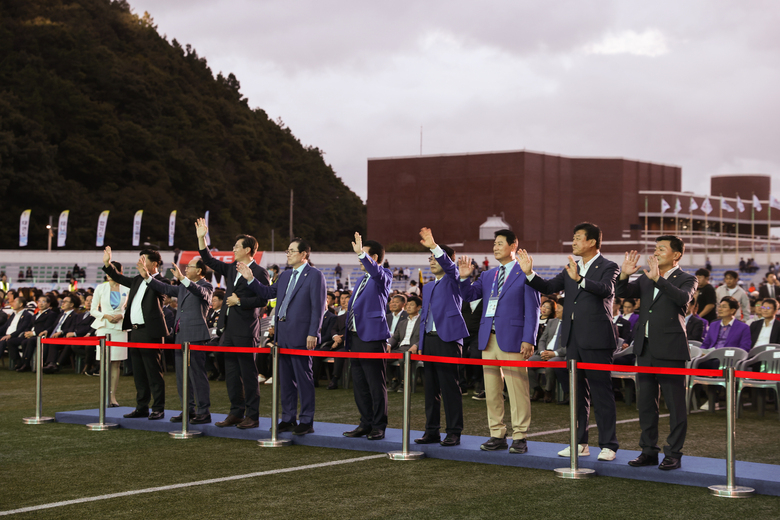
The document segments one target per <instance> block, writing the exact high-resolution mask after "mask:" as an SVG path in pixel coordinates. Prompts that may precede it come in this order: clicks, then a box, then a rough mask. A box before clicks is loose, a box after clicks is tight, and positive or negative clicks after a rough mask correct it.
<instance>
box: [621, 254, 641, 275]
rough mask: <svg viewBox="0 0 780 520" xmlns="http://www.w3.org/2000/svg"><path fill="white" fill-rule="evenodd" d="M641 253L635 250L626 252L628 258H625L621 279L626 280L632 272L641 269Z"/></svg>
mask: <svg viewBox="0 0 780 520" xmlns="http://www.w3.org/2000/svg"><path fill="white" fill-rule="evenodd" d="M638 262H639V253H637V252H636V251H634V250H631V251H628V252H627V253H626V258H625V259H624V260H623V265H622V266H621V267H620V279H621V280H625V279H626V278H628V277H629V276H631V275H632V274H634V273H636V272H637V271H639V264H638Z"/></svg>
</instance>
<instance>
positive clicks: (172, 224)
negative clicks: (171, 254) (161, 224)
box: [168, 210, 176, 247]
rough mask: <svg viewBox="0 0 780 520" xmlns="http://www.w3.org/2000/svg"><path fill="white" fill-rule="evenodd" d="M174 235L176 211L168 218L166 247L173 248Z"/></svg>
mask: <svg viewBox="0 0 780 520" xmlns="http://www.w3.org/2000/svg"><path fill="white" fill-rule="evenodd" d="M175 233H176V210H173V211H171V216H170V217H168V247H173V235H174V234H175Z"/></svg>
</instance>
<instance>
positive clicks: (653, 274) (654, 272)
mask: <svg viewBox="0 0 780 520" xmlns="http://www.w3.org/2000/svg"><path fill="white" fill-rule="evenodd" d="M647 265H648V267H650V270H649V271H648V270H647V269H643V271H644V272H645V275H647V277H648V278H650V279H651V280H652V281H654V282H657V281H658V279H659V278H660V277H661V271H660V270H659V269H658V258H656V257H655V255H650V256H648V257H647Z"/></svg>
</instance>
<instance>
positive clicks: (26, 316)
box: [0, 296, 34, 368]
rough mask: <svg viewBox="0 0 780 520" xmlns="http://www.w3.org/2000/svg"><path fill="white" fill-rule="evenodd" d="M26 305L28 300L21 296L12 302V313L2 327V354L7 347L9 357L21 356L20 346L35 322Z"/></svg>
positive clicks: (16, 357)
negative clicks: (25, 334)
mask: <svg viewBox="0 0 780 520" xmlns="http://www.w3.org/2000/svg"><path fill="white" fill-rule="evenodd" d="M26 306H27V300H25V299H24V298H22V297H21V296H19V297H17V298H15V299H14V300H13V301H12V302H11V311H12V312H11V315H10V316H8V320H7V321H6V322H5V324H4V325H3V326H2V327H0V356H2V355H3V352H4V351H5V349H6V347H7V348H8V358H9V359H18V358H19V347H20V346H21V344H22V342H23V341H24V333H25V332H27V331H29V330H32V327H33V323H34V317H33V314H32V313H31V312H29V311H28V310H27V309H26ZM9 364H10V363H9ZM9 368H10V367H9Z"/></svg>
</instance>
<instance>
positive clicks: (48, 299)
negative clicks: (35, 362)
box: [4, 293, 59, 372]
mask: <svg viewBox="0 0 780 520" xmlns="http://www.w3.org/2000/svg"><path fill="white" fill-rule="evenodd" d="M58 305H59V302H58V301H57V298H56V297H55V296H54V295H53V294H51V293H49V294H45V295H43V296H41V297H40V298H38V314H37V315H36V316H35V322H34V324H33V327H32V330H29V331H27V332H24V333H22V335H21V336H20V338H23V339H22V341H23V343H22V351H23V355H22V362H21V364H20V365H19V366H18V367H17V368H16V371H17V372H29V371H30V370H32V367H31V366H30V363H31V360H32V355H33V353H35V348H36V347H37V344H38V342H37V339H36V337H37V336H41V337H44V336H45V335H46V334H48V333H49V329H51V328H52V327H53V326H54V325H56V323H57V315H58V314H59V313H58V312H57V311H58V309H57V307H58ZM4 314H5V313H4ZM11 352H15V349H14V350H12V351H10V352H9V353H8V356H9V358H10V359H14V358H13V357H12V354H11Z"/></svg>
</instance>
